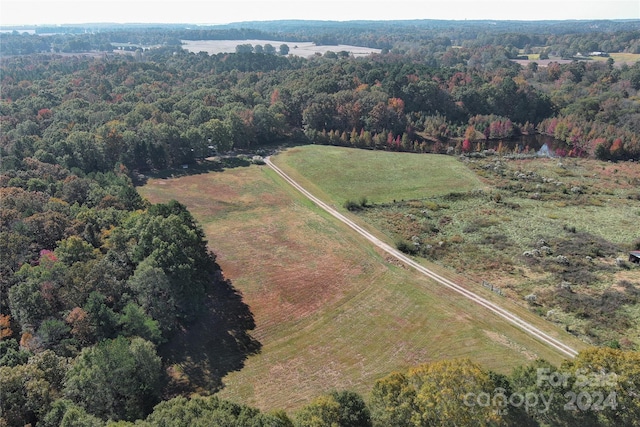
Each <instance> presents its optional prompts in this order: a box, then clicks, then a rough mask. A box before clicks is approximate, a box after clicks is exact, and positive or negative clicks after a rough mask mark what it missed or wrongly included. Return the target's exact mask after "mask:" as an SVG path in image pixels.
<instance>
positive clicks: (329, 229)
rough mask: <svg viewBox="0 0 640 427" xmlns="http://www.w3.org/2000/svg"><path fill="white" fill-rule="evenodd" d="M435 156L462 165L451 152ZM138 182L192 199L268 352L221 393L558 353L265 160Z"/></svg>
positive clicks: (297, 401)
mask: <svg viewBox="0 0 640 427" xmlns="http://www.w3.org/2000/svg"><path fill="white" fill-rule="evenodd" d="M309 148H312V147H309ZM318 149H326V150H330V148H329V147H319V148H318ZM285 154H286V153H285ZM376 155H377V156H386V155H389V153H381V152H380V153H377V154H376ZM415 157H416V158H418V159H419V158H423V159H424V160H425V161H430V159H428V156H415ZM278 158H279V157H278ZM440 161H441V162H444V163H445V164H446V165H448V166H450V167H453V168H455V169H458V170H460V171H463V170H464V168H461V169H460V168H459V167H458V166H456V165H457V163H456V161H455V160H454V159H451V158H443V159H441V160H440ZM140 192H141V193H142V194H143V196H144V197H146V198H148V199H149V200H151V201H153V202H159V201H162V200H169V199H172V198H175V199H177V200H179V201H181V202H182V203H184V204H185V205H186V206H188V207H189V209H190V210H191V211H192V212H193V214H194V217H196V218H197V219H198V220H199V221H201V223H202V224H203V228H204V230H205V233H206V235H207V237H208V239H209V242H210V244H211V245H212V246H213V247H215V248H216V254H217V260H218V262H219V264H220V265H221V267H222V269H223V271H224V272H225V276H226V277H227V278H229V279H230V280H231V281H232V283H233V284H234V286H235V287H236V288H238V289H240V290H241V291H242V293H243V297H244V301H245V302H246V303H247V304H248V305H249V307H250V308H251V311H252V312H253V314H254V316H255V321H256V330H255V333H254V334H253V335H254V336H255V337H256V339H257V340H258V341H260V342H261V343H262V346H263V347H262V351H261V353H260V354H259V355H255V356H252V357H249V358H248V359H247V361H246V365H245V367H244V369H242V371H239V372H234V373H231V374H230V375H228V376H227V377H225V378H224V380H223V381H224V383H225V388H224V390H222V392H221V393H220V395H221V396H222V397H225V398H230V399H232V400H234V401H238V402H246V403H248V404H251V405H254V406H256V407H258V408H261V409H274V408H288V409H291V408H298V407H300V406H301V405H303V404H304V403H306V402H308V401H309V400H310V399H311V398H313V397H316V396H318V395H319V394H322V393H323V392H325V391H329V390H332V389H336V388H349V389H354V390H356V391H359V392H362V393H366V392H368V390H370V388H371V385H372V384H373V382H374V381H375V380H376V379H378V378H380V377H382V376H384V375H385V374H387V373H389V372H391V371H393V370H398V369H405V368H407V367H410V366H414V365H416V364H419V363H422V362H427V361H433V360H442V359H448V358H455V357H470V358H472V359H473V360H475V361H477V362H479V363H481V364H482V365H483V366H486V367H488V368H491V369H494V370H496V371H498V372H502V373H508V372H510V371H511V369H512V368H513V367H515V366H517V365H519V364H522V363H524V362H527V361H531V360H533V359H535V358H537V357H542V358H545V359H548V360H550V361H552V362H554V363H557V362H559V361H560V360H561V357H560V355H559V354H557V353H554V352H553V351H551V350H549V349H548V348H546V347H544V346H542V345H541V344H540V343H538V342H537V341H535V340H534V339H532V338H530V337H528V336H525V335H524V334H523V333H522V332H521V331H520V330H517V329H515V328H514V327H512V326H511V325H508V324H505V323H504V322H503V321H501V320H499V319H498V318H497V317H494V316H493V315H491V314H488V313H486V312H484V311H483V310H481V309H480V308H479V307H475V306H473V305H471V304H470V303H469V302H467V301H461V300H459V299H458V298H456V297H455V296H454V294H452V293H451V292H450V291H447V290H445V289H443V288H441V287H439V286H436V285H435V284H434V283H432V282H430V281H429V280H427V279H425V278H422V277H419V276H418V275H417V274H415V273H413V272H412V271H410V270H408V269H406V268H404V267H403V266H401V265H398V264H397V263H396V262H393V261H392V260H390V259H385V257H384V256H382V255H381V253H379V252H378V251H376V250H374V249H373V248H371V247H370V246H369V245H368V244H367V243H366V242H364V241H363V240H362V239H361V238H359V237H358V236H356V235H354V234H353V233H352V232H351V231H349V230H348V229H346V228H345V227H344V226H342V225H340V224H336V223H335V221H334V220H333V219H331V218H329V217H328V216H327V215H326V214H324V213H322V212H321V211H319V210H318V209H317V208H316V207H315V206H313V205H311V204H310V203H309V202H308V201H306V200H305V199H303V198H301V196H300V195H299V194H297V193H296V192H295V191H293V190H291V189H290V188H288V187H287V186H286V185H285V184H284V183H283V182H281V180H280V179H279V178H278V177H276V176H274V175H273V173H272V172H271V171H269V170H268V169H265V168H264V167H259V166H250V167H242V168H235V169H227V170H225V171H224V172H222V173H219V172H213V173H209V174H205V175H201V174H197V175H186V176H181V177H176V178H171V179H151V180H149V181H148V183H147V184H146V185H145V186H144V187H142V188H140ZM487 293H488V294H490V293H489V292H487ZM489 297H491V296H490V295H489ZM531 317H532V318H534V319H535V316H531ZM547 328H548V329H550V330H553V329H554V328H553V327H551V328H549V327H548V326H547ZM555 333H557V334H559V335H562V336H563V337H564V338H563V339H568V340H569V342H571V343H573V344H574V345H576V346H577V347H578V348H580V343H579V342H576V341H575V340H572V339H571V337H570V336H567V335H566V334H562V333H561V331H560V330H557V331H556V332H555Z"/></svg>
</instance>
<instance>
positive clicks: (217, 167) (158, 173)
mask: <svg viewBox="0 0 640 427" xmlns="http://www.w3.org/2000/svg"><path fill="white" fill-rule="evenodd" d="M250 164H251V161H249V160H248V159H247V158H246V157H244V156H224V157H215V158H208V159H205V160H199V161H198V162H195V163H190V164H188V165H184V166H181V167H174V168H169V169H162V170H153V171H147V172H144V173H138V174H133V176H132V180H133V181H134V184H135V185H136V186H140V185H144V184H146V182H147V180H149V178H154V179H169V178H179V177H182V176H189V175H200V174H206V173H209V172H223V171H224V170H226V169H233V168H238V167H247V166H249V165H250Z"/></svg>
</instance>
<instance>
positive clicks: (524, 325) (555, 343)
mask: <svg viewBox="0 0 640 427" xmlns="http://www.w3.org/2000/svg"><path fill="white" fill-rule="evenodd" d="M264 160H265V163H266V164H267V165H268V166H269V167H270V168H271V169H273V170H274V171H275V172H276V173H277V174H278V175H280V176H281V177H282V178H283V179H284V180H285V181H287V182H288V183H289V184H291V186H293V187H294V188H296V189H297V190H298V191H299V192H301V193H302V194H303V195H305V196H306V197H307V198H308V199H310V200H311V201H312V202H313V203H315V204H316V205H318V206H319V207H320V208H322V209H324V210H325V211H327V212H328V213H329V214H331V215H332V216H334V217H335V218H337V219H339V220H340V221H342V222H343V223H345V224H346V225H348V226H349V227H350V228H352V229H353V230H355V231H356V232H358V233H359V234H360V235H362V236H363V237H364V238H366V239H367V240H369V241H370V242H371V243H373V244H374V245H376V246H377V247H378V248H380V249H382V250H383V251H385V252H387V253H388V254H389V255H391V256H393V257H395V258H397V259H398V260H400V261H402V262H403V263H405V264H407V265H408V266H411V267H413V268H414V269H416V270H418V271H419V272H420V273H422V274H424V275H425V276H427V277H429V278H431V279H433V280H434V281H436V282H437V283H439V284H441V285H443V286H446V287H447V288H449V289H451V290H453V291H455V292H458V293H459V294H461V295H462V296H464V297H466V298H468V299H470V300H471V301H473V302H475V303H476V304H479V305H481V306H482V307H484V308H486V309H487V310H489V311H491V312H493V313H495V314H496V315H498V316H500V317H502V318H503V319H505V320H507V321H508V322H510V323H512V324H514V325H515V326H517V327H519V328H520V329H522V330H523V331H525V332H526V333H528V334H529V335H531V336H533V337H535V338H536V339H538V340H539V341H541V342H543V343H545V344H547V345H548V346H550V347H553V348H555V349H556V350H558V351H560V352H561V353H563V354H564V355H566V356H569V357H575V356H576V355H577V354H578V352H577V351H576V350H575V349H573V348H571V347H569V346H568V345H566V344H564V343H562V342H561V341H559V340H557V339H556V338H554V337H552V336H550V335H548V334H546V333H545V332H543V331H541V330H540V329H538V328H536V327H535V326H534V325H532V324H530V323H529V322H526V321H525V320H522V319H521V318H519V317H518V316H516V315H515V314H513V313H511V312H509V311H508V310H505V309H504V308H502V307H500V306H498V305H497V304H495V303H493V302H491V301H489V300H487V299H485V298H483V297H481V296H479V295H477V294H475V293H474V292H471V291H469V290H467V289H465V288H464V287H462V286H460V285H458V284H456V283H454V282H452V281H451V280H449V279H447V278H445V277H442V276H440V275H439V274H437V273H435V272H433V271H431V270H429V269H428V268H426V267H424V266H423V265H421V264H418V263H417V262H415V261H414V260H413V259H411V258H409V257H408V256H407V255H405V254H404V253H402V252H401V251H399V250H397V249H396V248H394V247H392V246H390V245H388V244H387V243H385V242H383V241H382V240H380V239H378V238H377V237H376V236H374V235H373V234H371V233H369V232H368V231H367V230H365V229H364V228H362V227H361V226H359V225H358V224H356V223H355V222H354V221H352V220H351V219H349V218H347V217H346V216H345V215H343V214H341V213H340V212H338V211H337V210H336V209H334V208H333V207H331V206H330V205H328V204H327V203H325V202H323V201H322V200H320V199H319V198H317V197H316V196H314V195H313V194H311V193H310V192H309V191H307V190H306V189H305V188H304V187H302V186H301V185H300V184H298V183H297V182H296V181H294V180H293V179H292V178H291V177H290V176H289V175H287V174H286V173H284V172H283V171H282V170H281V169H280V168H279V167H277V166H276V165H274V164H273V163H272V162H271V159H269V158H268V157H267V158H265V159H264Z"/></svg>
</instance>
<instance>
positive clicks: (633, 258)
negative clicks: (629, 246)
mask: <svg viewBox="0 0 640 427" xmlns="http://www.w3.org/2000/svg"><path fill="white" fill-rule="evenodd" d="M629 262H633V263H636V264H640V251H631V252H629Z"/></svg>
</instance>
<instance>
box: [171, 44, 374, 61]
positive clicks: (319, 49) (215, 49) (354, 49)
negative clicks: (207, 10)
mask: <svg viewBox="0 0 640 427" xmlns="http://www.w3.org/2000/svg"><path fill="white" fill-rule="evenodd" d="M182 43H183V45H182V47H183V48H184V49H186V50H188V51H189V52H193V53H198V52H207V53H208V54H209V55H215V54H218V53H232V52H235V51H236V46H238V45H241V44H250V45H252V46H255V45H262V46H264V45H265V44H270V45H272V46H273V47H275V48H276V49H279V47H280V45H282V44H286V45H287V46H289V55H295V56H301V57H305V58H306V57H309V56H313V55H315V54H317V53H319V54H324V53H326V52H329V51H331V52H342V51H345V52H349V53H350V54H352V55H353V56H356V57H357V56H366V55H371V54H372V53H380V49H375V48H370V47H361V46H350V45H343V44H339V45H324V46H322V45H321V46H316V45H315V44H314V43H313V42H283V41H276V40H182Z"/></svg>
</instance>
